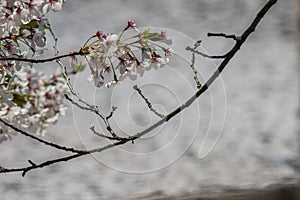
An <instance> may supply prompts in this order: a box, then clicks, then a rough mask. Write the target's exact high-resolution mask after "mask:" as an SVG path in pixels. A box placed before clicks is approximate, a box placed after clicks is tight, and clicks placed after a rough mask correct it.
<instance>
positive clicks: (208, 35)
mask: <svg viewBox="0 0 300 200" xmlns="http://www.w3.org/2000/svg"><path fill="white" fill-rule="evenodd" d="M207 37H224V38H231V39H233V40H235V41H238V40H240V39H241V38H240V37H239V36H236V35H234V34H225V33H207Z"/></svg>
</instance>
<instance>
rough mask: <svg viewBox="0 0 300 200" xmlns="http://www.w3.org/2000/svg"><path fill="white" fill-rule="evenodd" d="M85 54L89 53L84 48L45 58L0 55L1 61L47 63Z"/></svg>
mask: <svg viewBox="0 0 300 200" xmlns="http://www.w3.org/2000/svg"><path fill="white" fill-rule="evenodd" d="M78 55H80V56H84V55H87V52H84V51H83V50H82V49H80V50H79V51H74V52H71V53H68V54H63V55H59V56H54V57H51V58H45V59H30V58H18V57H0V61H21V62H29V63H45V62H51V61H54V60H58V59H61V58H65V57H70V56H78Z"/></svg>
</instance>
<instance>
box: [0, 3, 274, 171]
mask: <svg viewBox="0 0 300 200" xmlns="http://www.w3.org/2000/svg"><path fill="white" fill-rule="evenodd" d="M276 3H277V0H269V1H268V2H267V3H266V5H265V6H264V7H263V8H262V9H261V10H260V11H259V13H258V14H257V16H256V17H255V18H254V20H253V21H252V23H251V24H250V26H249V27H248V28H247V29H246V30H245V31H244V32H243V34H242V35H241V36H240V39H239V40H235V41H236V43H235V45H234V46H233V47H232V49H231V50H230V51H229V52H228V54H227V55H226V58H224V60H223V61H222V62H221V64H220V65H219V67H218V69H217V70H216V71H215V72H214V73H213V74H212V76H211V77H210V78H209V79H208V81H207V82H206V83H205V84H204V85H203V86H202V87H201V88H200V89H199V90H197V92H196V93H195V94H194V95H192V96H191V97H190V98H189V99H188V100H187V101H186V102H185V103H183V104H182V105H181V106H179V107H178V108H176V109H175V110H173V111H172V112H170V113H169V114H167V115H166V116H164V117H163V118H162V119H160V120H159V121H157V122H156V123H154V124H153V125H151V126H150V127H148V128H147V129H145V130H144V131H142V132H139V133H136V134H135V135H133V136H130V137H128V138H127V139H124V140H121V141H118V142H115V143H112V144H108V145H106V146H103V147H100V148H95V149H92V150H88V151H84V152H80V153H75V154H73V155H70V156H66V157H62V158H58V159H53V160H48V161H45V162H43V163H40V164H35V163H34V165H30V166H28V167H23V168H11V169H7V168H4V167H1V168H0V173H8V172H22V176H25V174H26V173H27V172H28V171H30V170H33V169H37V168H43V167H45V166H49V165H52V164H55V163H59V162H64V161H68V160H72V159H75V158H78V157H81V156H84V155H87V154H91V153H96V152H103V151H105V150H107V149H110V148H113V147H115V146H119V145H123V144H125V143H127V142H128V141H134V140H135V139H137V138H140V137H141V136H143V135H145V134H147V133H148V132H150V131H152V130H153V129H155V128H156V127H158V126H160V125H161V124H163V123H165V122H167V121H169V120H170V119H171V118H173V117H174V116H175V115H177V114H178V113H180V112H181V111H182V110H184V109H185V108H187V107H189V106H190V105H191V104H192V103H193V102H194V101H195V100H196V99H197V98H198V97H199V96H201V94H203V93H204V92H205V91H206V90H207V89H208V88H209V86H210V85H211V84H212V83H213V82H214V81H215V80H216V79H217V78H218V77H219V75H220V73H221V72H222V71H223V70H224V69H225V67H226V66H227V65H228V63H229V61H230V60H231V59H232V58H233V57H234V55H235V54H236V53H237V52H238V51H239V49H240V48H241V46H242V45H243V43H244V42H245V41H246V39H247V38H248V37H249V36H250V35H251V33H253V32H254V31H255V29H256V27H257V25H258V23H259V22H260V21H261V20H262V19H263V17H264V16H265V14H266V13H267V12H268V11H269V10H270V8H271V7H272V6H273V5H274V4H276Z"/></svg>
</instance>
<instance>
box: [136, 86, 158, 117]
mask: <svg viewBox="0 0 300 200" xmlns="http://www.w3.org/2000/svg"><path fill="white" fill-rule="evenodd" d="M133 89H134V90H136V91H137V92H138V94H139V95H140V96H141V97H142V98H143V99H144V101H145V102H146V104H147V106H148V108H149V109H150V110H151V111H152V112H153V113H154V114H156V115H157V116H159V117H160V118H163V117H164V115H163V114H161V113H159V112H158V111H157V110H155V109H154V108H153V106H152V104H151V102H150V101H149V100H148V99H147V97H145V96H144V95H143V93H142V90H141V89H140V88H138V86H137V85H134V86H133Z"/></svg>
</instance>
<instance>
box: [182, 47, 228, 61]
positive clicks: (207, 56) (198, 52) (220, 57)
mask: <svg viewBox="0 0 300 200" xmlns="http://www.w3.org/2000/svg"><path fill="white" fill-rule="evenodd" d="M185 50H188V51H191V52H193V53H196V54H199V55H201V56H202V57H204V58H210V59H224V58H226V56H227V55H226V54H225V55H218V56H216V55H208V54H205V53H203V52H201V51H198V50H195V49H194V48H191V47H186V48H185Z"/></svg>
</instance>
